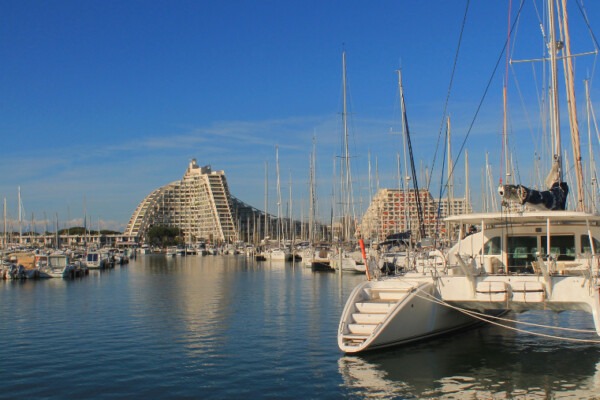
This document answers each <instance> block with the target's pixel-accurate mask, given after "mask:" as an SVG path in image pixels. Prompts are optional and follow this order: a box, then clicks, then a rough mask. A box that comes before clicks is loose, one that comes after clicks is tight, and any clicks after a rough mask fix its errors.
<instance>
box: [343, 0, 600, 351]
mask: <svg viewBox="0 0 600 400" xmlns="http://www.w3.org/2000/svg"><path fill="white" fill-rule="evenodd" d="M562 5H563V7H562V10H560V12H559V14H561V18H562V23H561V24H560V26H561V27H562V28H563V29H565V32H563V33H562V35H561V37H566V38H568V33H567V32H566V29H567V27H568V24H567V23H566V19H567V17H566V3H565V2H564V1H563V2H562ZM547 7H548V15H549V20H550V23H549V26H550V28H549V30H548V33H549V35H548V38H547V40H548V43H547V48H548V49H549V52H550V56H549V60H550V65H551V70H552V80H551V88H552V90H549V93H550V96H551V100H550V103H551V104H552V113H551V114H552V123H551V124H550V126H551V128H552V133H553V143H554V145H555V148H554V149H553V150H554V154H553V166H552V169H551V173H550V175H549V179H547V186H548V189H547V190H545V191H544V190H542V191H535V190H533V189H531V188H529V187H526V186H524V185H501V187H500V190H499V193H500V195H501V196H502V197H503V200H504V204H505V207H506V208H507V209H509V210H514V207H512V208H511V207H509V206H510V205H511V203H514V202H516V203H518V204H519V205H520V206H522V207H524V209H521V210H519V211H518V212H514V211H512V212H497V213H481V214H468V215H456V216H450V217H448V218H447V219H446V221H447V222H448V223H449V224H450V225H453V226H457V227H458V229H457V231H458V232H459V238H460V240H458V242H456V243H455V244H454V245H453V246H451V247H450V248H449V249H448V250H447V251H446V252H445V253H441V252H440V251H439V250H435V249H434V250H433V251H432V250H430V249H426V250H424V251H421V252H417V253H413V255H412V256H411V257H412V258H411V259H410V260H408V263H407V265H408V266H410V268H409V269H407V270H404V271H399V272H400V273H399V274H398V275H394V276H384V277H379V279H376V280H369V281H366V282H364V283H361V284H360V285H358V286H357V287H356V288H355V289H354V291H353V292H352V293H351V295H350V297H349V299H348V301H347V303H346V306H345V308H344V311H343V313H342V316H341V319H340V324H339V329H338V346H339V347H340V349H341V350H342V351H344V352H348V353H354V352H361V351H365V350H372V349H379V348H384V347H388V346H393V345H399V344H406V343H410V342H414V341H417V340H424V339H428V338H431V337H435V336H438V335H441V334H446V333H448V332H452V331H455V330H459V329H464V328H466V327H469V326H472V325H474V324H477V323H482V322H490V321H496V320H497V318H498V317H499V316H500V315H501V314H504V313H506V312H508V311H514V312H523V311H527V310H548V311H555V312H561V311H566V310H576V311H583V312H587V313H589V314H591V316H592V320H593V324H594V328H595V331H596V333H597V334H598V335H600V216H599V215H597V214H594V213H590V212H586V211H584V209H583V205H584V204H585V202H584V200H583V193H584V192H585V191H584V190H583V189H582V188H581V187H580V185H581V184H582V179H581V177H582V176H583V174H582V173H581V171H577V172H576V175H577V180H578V190H577V194H578V195H577V211H570V210H567V209H566V199H567V196H568V185H567V184H566V182H565V180H564V179H563V166H562V161H561V159H562V151H561V148H560V120H559V110H558V98H557V96H558V93H557V80H556V69H557V68H556V67H557V65H556V60H557V57H558V54H559V52H560V51H562V50H563V49H568V47H569V46H568V44H565V43H563V42H559V41H557V40H556V38H557V35H556V32H555V27H554V26H555V21H554V19H555V14H554V2H553V0H549V1H548V4H547ZM565 51H566V54H563V55H561V57H562V59H563V61H564V62H565V65H567V64H568V62H570V58H571V55H570V53H569V52H568V50H565ZM567 60H568V62H567ZM565 70H566V74H567V75H568V74H570V73H572V70H571V69H570V68H568V67H565ZM566 81H567V85H572V83H573V78H572V76H570V77H569V78H567V80H566ZM567 92H568V93H570V94H569V103H570V106H573V105H574V99H573V98H572V97H571V96H572V94H571V92H572V90H571V89H568V90H567ZM570 111H571V112H573V110H570ZM570 122H571V128H572V129H571V135H572V136H573V135H578V129H577V128H573V124H574V122H576V121H574V120H573V118H571V120H570ZM572 143H573V147H574V157H575V159H576V160H577V162H576V163H575V169H580V168H581V162H580V158H581V157H580V152H579V150H578V148H577V147H578V145H579V144H578V139H574V140H572ZM472 226H478V227H479V229H478V230H477V231H475V232H472V231H469V230H468V227H472ZM420 254H421V255H422V254H427V255H428V256H426V257H422V256H420ZM419 259H421V261H418V260H419ZM375 271H377V270H376V269H375ZM553 328H554V329H559V328H560V327H558V328H557V327H553ZM596 342H597V340H596Z"/></svg>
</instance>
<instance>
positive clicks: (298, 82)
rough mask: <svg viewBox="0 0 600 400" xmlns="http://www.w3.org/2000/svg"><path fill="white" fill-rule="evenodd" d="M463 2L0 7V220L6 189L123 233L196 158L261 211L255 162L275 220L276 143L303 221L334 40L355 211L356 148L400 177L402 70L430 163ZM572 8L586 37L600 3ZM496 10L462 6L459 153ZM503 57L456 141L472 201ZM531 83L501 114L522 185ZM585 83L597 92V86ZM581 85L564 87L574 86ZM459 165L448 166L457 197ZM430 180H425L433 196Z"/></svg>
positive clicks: (363, 162) (418, 138) (320, 162)
mask: <svg viewBox="0 0 600 400" xmlns="http://www.w3.org/2000/svg"><path fill="white" fill-rule="evenodd" d="M528 3H532V2H528ZM539 3H540V2H539V1H538V2H536V4H538V7H540V8H539V10H541V5H540V4H539ZM465 5H466V2H465V1H458V0H457V1H442V0H438V1H426V2H425V1H411V0H404V1H376V2H366V1H324V2H323V1H262V0H261V1H259V0H257V1H182V0H179V1H94V0H88V1H58V0H57V1H27V0H25V1H22V0H20V1H6V0H2V1H0V55H1V59H2V62H1V63H0V93H1V96H0V130H1V132H2V136H1V137H2V140H3V144H2V146H0V149H2V150H0V176H2V179H0V196H1V197H2V198H6V199H7V207H8V214H9V218H12V219H15V218H16V216H17V212H18V211H17V210H18V205H17V187H19V186H20V188H21V194H22V202H23V206H24V210H25V217H24V218H26V219H27V220H31V219H32V216H33V219H34V220H35V221H37V222H36V224H40V225H41V224H43V222H42V221H43V220H44V218H46V219H51V220H54V219H55V218H56V215H57V214H58V219H59V224H60V225H61V226H63V225H78V224H79V225H81V219H82V217H83V212H84V211H83V210H84V207H85V209H86V211H87V215H88V216H91V218H92V220H93V223H94V225H95V226H97V225H99V226H100V228H102V229H117V230H122V229H124V227H125V225H126V224H127V221H128V220H129V218H130V216H131V214H132V213H133V211H134V210H135V207H136V206H137V205H138V203H139V202H140V201H142V199H143V198H144V197H145V196H146V195H148V194H149V193H150V192H152V191H153V190H154V189H156V188H158V187H160V186H163V185H165V184H167V183H170V182H172V181H175V180H178V179H180V178H181V177H182V175H183V173H184V172H185V169H186V167H187V164H188V162H189V160H190V159H192V158H196V159H197V160H198V163H199V164H201V165H205V164H210V165H212V167H213V169H218V170H221V169H222V170H225V173H226V175H227V178H228V182H229V187H230V190H231V192H232V194H233V195H234V196H236V197H238V198H240V199H241V200H243V201H245V202H247V203H249V204H251V205H254V206H256V207H259V208H263V204H264V177H265V163H266V162H267V163H268V165H269V181H270V189H269V193H270V194H269V197H270V199H271V200H270V202H269V209H270V211H271V212H273V213H276V205H275V201H274V199H275V146H276V145H278V146H279V159H280V170H281V187H282V192H283V197H284V198H287V197H288V196H289V181H290V176H291V180H292V193H293V199H294V200H293V202H294V214H295V215H296V216H297V217H299V216H300V214H301V211H300V208H301V206H303V208H304V210H305V211H304V215H306V213H307V211H306V210H307V209H308V204H307V200H306V199H307V197H308V191H307V186H308V176H309V173H308V165H309V154H310V152H311V141H312V138H313V136H315V138H316V143H317V166H318V170H317V178H318V191H319V200H320V205H319V207H320V211H321V213H322V214H323V215H328V214H329V209H330V197H331V187H332V184H333V181H334V178H333V160H334V158H335V157H336V156H339V155H340V147H341V146H340V142H341V137H342V129H341V114H340V113H341V109H342V107H341V104H342V84H341V79H342V77H341V76H342V67H341V57H342V51H343V50H345V51H346V53H347V74H348V89H349V96H348V101H349V104H350V112H351V114H350V118H349V122H350V125H349V126H350V134H351V146H350V152H351V154H352V168H353V177H354V181H355V183H354V186H355V188H356V189H357V194H356V195H355V199H356V201H357V202H358V201H359V200H360V199H362V201H363V203H362V208H366V206H367V204H366V202H367V199H368V179H367V172H368V154H369V153H370V154H371V162H372V169H373V171H374V170H375V159H377V166H378V171H379V182H380V186H381V187H396V186H397V183H396V182H397V180H396V165H395V163H396V153H397V152H398V151H400V149H401V147H400V136H398V135H393V134H391V133H390V132H398V131H399V129H400V112H399V103H398V86H397V75H396V73H395V71H396V70H397V69H398V68H399V67H401V68H402V71H403V80H404V90H405V96H406V101H407V112H408V118H409V124H410V129H411V134H412V140H413V147H414V151H415V158H416V163H417V169H421V166H422V167H423V168H424V167H425V166H430V165H431V163H432V160H433V154H434V152H435V148H436V142H437V140H438V135H439V132H440V129H441V128H440V126H441V123H442V117H443V112H444V106H445V103H446V98H447V94H448V87H449V83H450V79H451V76H452V75H451V74H452V69H453V60H454V56H455V53H456V51H457V45H458V38H459V34H460V32H461V25H462V20H463V16H464V14H465ZM517 6H518V4H513V6H512V7H513V11H514V10H515V9H516V8H517ZM584 7H585V10H586V11H587V14H588V16H589V19H590V22H591V26H592V29H593V31H594V33H595V34H596V35H597V34H598V32H600V30H599V29H596V28H597V27H599V23H600V22H599V21H598V19H594V17H600V4H598V3H597V2H591V1H587V2H585V3H584ZM570 12H571V14H570V16H571V21H572V25H575V24H576V23H577V24H579V23H580V22H581V15H580V11H579V8H577V7H571V11H570ZM507 13H508V2H507V1H483V0H481V1H472V2H471V4H470V6H469V10H468V13H467V21H466V25H465V28H464V33H463V41H462V43H461V48H460V53H459V58H458V62H457V65H456V74H455V76H454V81H453V86H452V91H451V92H450V97H449V102H448V106H447V112H448V113H449V115H450V116H451V119H452V134H453V144H452V146H453V149H455V150H456V151H457V150H458V148H459V147H460V146H461V143H462V141H463V139H464V137H465V135H466V134H467V132H468V131H469V126H470V125H471V121H472V120H473V116H474V115H475V112H476V110H477V107H478V105H479V102H480V100H481V98H482V96H483V93H484V90H485V88H486V85H487V84H488V81H489V80H490V76H491V74H492V71H493V70H494V66H495V63H496V61H497V60H498V57H499V56H500V52H501V49H502V47H503V45H504V42H505V40H506V36H507V24H508V22H507ZM579 25H580V24H579ZM571 29H572V36H573V39H572V40H573V41H575V40H577V41H578V43H579V39H581V43H580V44H578V45H577V46H575V45H574V47H575V49H574V52H579V51H591V50H593V41H592V40H591V39H590V36H589V34H587V33H585V32H584V31H582V30H581V29H580V28H576V27H574V26H572V27H571ZM539 31H540V30H539V27H538V24H537V22H536V20H535V8H534V7H533V6H532V4H527V5H526V6H525V7H524V12H523V20H522V22H521V23H520V24H519V30H518V35H519V38H521V37H522V38H525V37H527V35H529V36H533V37H534V38H533V39H525V40H523V42H524V43H525V44H521V45H520V47H515V48H514V52H515V53H517V54H518V52H521V54H523V57H529V58H534V57H540V56H541V52H540V41H539V40H540V39H539ZM580 60H581V61H580ZM594 61H595V58H594V57H586V58H581V59H578V61H577V62H576V66H577V73H578V77H579V81H578V84H580V82H581V80H582V79H583V76H584V75H586V74H591V73H592V72H593V65H594V64H593V62H594ZM504 64H505V62H504V61H502V65H501V66H500V67H499V69H498V72H497V73H496V75H495V76H494V78H493V79H492V81H491V82H492V85H491V86H490V90H489V92H488V95H487V97H486V101H485V103H484V105H483V107H482V108H481V111H480V112H479V114H478V118H477V120H476V122H475V124H474V125H473V128H472V130H471V131H470V132H471V133H470V136H469V141H468V142H467V145H466V147H467V148H468V149H469V160H470V176H471V179H470V181H471V182H470V185H471V189H472V191H473V194H472V198H473V201H474V202H475V204H478V197H479V193H480V190H481V189H479V187H480V185H481V180H482V178H481V169H482V168H483V162H484V161H483V160H484V155H485V152H490V163H491V164H492V166H493V168H494V171H497V173H495V176H494V178H495V179H497V178H498V176H499V159H500V151H499V149H500V146H501V138H500V132H501V128H502V102H501V97H502V95H501V89H500V88H501V85H502V80H503V76H504V73H505V67H504ZM519 68H520V69H521V70H524V71H527V70H528V69H531V68H532V67H529V66H524V67H521V66H516V67H515V69H519ZM537 78H538V79H540V77H539V76H538V77H537ZM509 79H510V81H511V83H512V82H513V81H512V79H513V78H512V76H511V77H510V78H509ZM532 82H534V80H533V79H529V80H527V79H526V80H524V81H521V82H519V89H518V90H517V89H509V103H511V105H514V109H515V111H514V112H513V113H512V114H511V115H512V116H511V149H512V150H511V151H514V159H515V161H514V162H515V163H516V164H518V165H519V166H520V167H519V170H520V171H521V177H522V178H523V180H524V181H525V182H524V183H527V180H528V179H529V181H531V172H530V170H531V159H532V158H533V154H532V153H533V152H534V151H540V148H539V147H538V146H540V144H539V140H537V136H536V135H537V134H538V133H536V130H535V128H533V129H531V128H529V127H528V126H529V125H531V124H530V121H531V120H535V119H536V118H537V117H536V116H535V115H534V116H532V115H531V114H528V113H531V112H532V111H531V110H530V111H528V112H527V113H526V112H525V111H523V110H522V107H521V103H522V102H523V103H526V104H527V103H536V102H537V100H536V98H535V96H536V93H533V95H528V94H526V93H527V90H528V89H531V86H532ZM591 90H592V97H593V98H594V94H596V93H597V92H598V90H597V89H596V87H595V86H594V83H593V81H592V87H591ZM532 92H533V90H532ZM582 93H583V90H582V89H578V96H581V95H582ZM527 96H529V97H527ZM531 96H533V97H531ZM596 98H597V96H596ZM536 106H537V105H536ZM581 109H582V110H584V108H583V107H581ZM533 110H534V111H533V112H537V111H535V106H534V108H533ZM527 116H528V117H527ZM526 117H527V118H526ZM586 129H587V128H586ZM531 132H534V133H531ZM536 141H537V143H535V142H536ZM596 145H597V144H596ZM440 151H441V150H440ZM585 151H587V150H585ZM455 154H456V153H455ZM440 157H441V156H438V158H437V159H438V162H437V166H436V169H439V166H440V160H441V158H440ZM463 162H464V161H463V160H462V159H461V161H460V163H461V166H460V167H457V178H456V180H457V182H456V189H455V191H456V192H457V194H459V195H460V194H462V193H463V187H464V169H463V167H462V163H463ZM436 173H437V174H439V171H438V172H436V170H435V169H434V172H433V175H434V176H435V174H436ZM373 180H374V177H373ZM434 187H435V190H434ZM438 187H439V180H438V181H434V183H432V190H433V191H434V192H437V190H438ZM38 229H39V228H38Z"/></svg>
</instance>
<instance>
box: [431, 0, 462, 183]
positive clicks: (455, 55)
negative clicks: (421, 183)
mask: <svg viewBox="0 0 600 400" xmlns="http://www.w3.org/2000/svg"><path fill="white" fill-rule="evenodd" d="M469 4H470V0H467V6H466V7H465V14H464V16H463V21H462V26H461V28H460V35H459V36H458V46H457V47H456V53H455V54H454V63H453V65H452V73H451V74H450V83H449V84H448V92H447V93H446V102H445V103H444V112H443V113H442V121H441V123H440V130H439V133H438V140H437V143H436V144H435V152H434V153H433V162H432V163H431V171H432V172H433V170H434V167H435V159H436V158H437V152H438V148H439V145H440V138H441V137H442V129H443V126H444V121H445V119H446V113H447V111H448V103H449V102H450V92H451V91H452V84H453V83H454V75H455V74H456V66H457V65H458V53H459V52H460V45H461V43H462V37H463V33H464V31H465V26H466V24H467V12H468V11H469ZM430 183H431V179H428V180H427V185H426V186H427V190H429V185H430Z"/></svg>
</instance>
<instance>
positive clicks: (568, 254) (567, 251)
mask: <svg viewBox="0 0 600 400" xmlns="http://www.w3.org/2000/svg"><path fill="white" fill-rule="evenodd" d="M546 243H547V238H546V236H542V253H543V254H548V251H547V250H546ZM550 254H552V255H553V256H554V257H555V258H556V260H557V261H573V260H575V236H573V235H556V236H550Z"/></svg>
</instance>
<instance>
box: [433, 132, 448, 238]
mask: <svg viewBox="0 0 600 400" xmlns="http://www.w3.org/2000/svg"><path fill="white" fill-rule="evenodd" d="M448 134H449V132H448V125H446V137H445V140H444V153H443V154H444V157H442V174H441V179H440V195H439V197H438V206H437V213H436V218H435V230H434V232H435V233H436V234H437V233H438V228H439V223H440V216H441V213H442V193H443V189H444V171H445V169H446V150H447V146H448ZM448 183H449V182H448ZM449 211H450V198H449V197H448V208H447V209H446V214H448V212H449ZM448 236H450V232H448ZM437 239H438V235H435V236H434V239H433V247H434V248H436V244H437V243H436V242H437Z"/></svg>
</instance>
